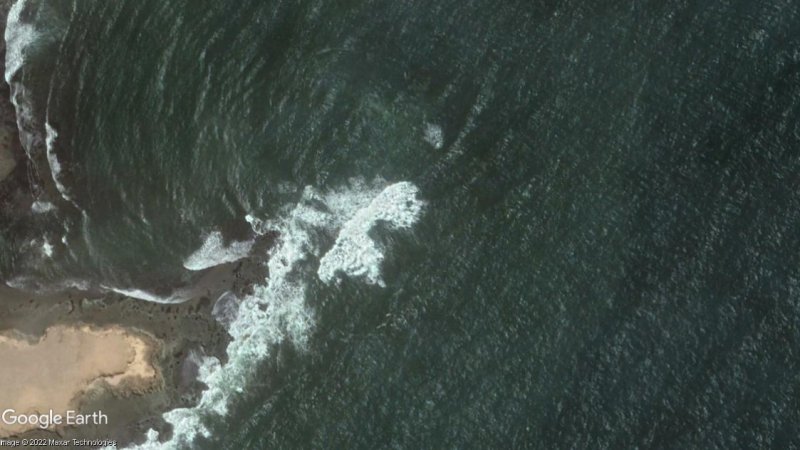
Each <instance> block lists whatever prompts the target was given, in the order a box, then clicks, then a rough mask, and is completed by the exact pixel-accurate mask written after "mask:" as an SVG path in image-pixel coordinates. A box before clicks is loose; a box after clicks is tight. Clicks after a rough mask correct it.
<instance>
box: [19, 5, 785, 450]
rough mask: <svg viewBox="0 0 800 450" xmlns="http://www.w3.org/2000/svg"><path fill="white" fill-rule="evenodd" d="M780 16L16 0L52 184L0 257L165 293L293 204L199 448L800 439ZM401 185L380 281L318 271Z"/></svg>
mask: <svg viewBox="0 0 800 450" xmlns="http://www.w3.org/2000/svg"><path fill="white" fill-rule="evenodd" d="M798 12H799V11H798V7H797V6H796V5H795V4H793V3H792V2H780V1H769V2H766V1H756V2H752V1H728V2H723V1H718V2H685V1H671V2H638V3H636V4H622V3H619V2H602V1H601V2H591V3H590V4H587V3H586V2H572V1H563V2H534V3H532V4H531V3H530V2H503V3H501V4H497V2H489V1H480V0H470V1H458V2H436V3H435V4H431V3H426V2H391V1H374V2H349V3H347V4H342V3H339V2H321V1H317V2H314V1H304V2H273V1H255V0H242V1H238V2H218V1H217V2H206V1H191V2H190V1H188V0H169V1H165V0H159V1H155V0H142V1H136V2H134V1H99V0H98V1H93V0H91V1H90V0H81V1H74V2H67V1H64V2H43V1H27V2H25V6H24V8H20V15H19V20H18V22H17V23H15V24H13V25H14V26H13V27H10V29H11V30H17V31H21V32H23V31H24V32H25V33H27V34H25V33H22V36H27V37H26V38H25V39H18V40H17V41H15V42H17V44H18V47H19V49H20V51H19V53H15V52H14V51H13V49H14V48H15V47H14V45H12V43H10V50H9V55H11V57H13V56H14V55H20V58H21V59H20V60H19V61H20V64H17V65H13V64H9V67H11V68H12V69H13V68H14V67H17V66H18V67H19V70H17V71H13V70H12V71H11V72H12V73H11V74H10V78H11V80H12V84H13V85H14V87H15V92H16V93H18V94H20V95H21V96H22V97H20V98H19V99H18V100H19V101H18V103H19V104H20V105H21V111H22V112H23V114H20V115H21V117H22V118H23V122H24V123H23V131H24V135H23V142H24V143H25V142H27V143H28V146H27V149H28V151H30V152H32V153H34V154H36V152H39V153H40V154H42V155H47V154H48V145H47V139H46V137H47V133H46V130H47V127H48V126H49V127H50V128H51V129H52V130H53V131H54V133H51V134H50V136H51V140H50V141H51V142H50V143H51V145H50V146H49V152H50V153H51V154H52V155H55V157H56V158H57V160H58V161H59V164H60V165H61V171H60V172H58V173H56V174H55V175H56V180H58V182H59V183H61V184H62V185H63V190H61V191H59V189H58V186H57V184H58V183H55V182H54V183H53V186H51V187H50V188H49V189H45V193H44V195H45V196H46V197H47V198H46V199H45V200H47V201H51V202H53V203H54V204H56V206H57V209H56V210H55V211H50V212H46V213H42V214H34V215H32V218H31V223H30V226H28V227H26V228H25V230H26V231H25V232H26V233H27V235H25V236H17V235H15V236H13V237H12V238H7V239H4V240H3V242H5V243H6V244H4V245H7V247H8V248H7V249H6V250H7V251H6V253H7V254H11V255H14V257H13V258H6V260H9V261H8V262H7V263H4V264H5V267H3V274H4V276H5V279H6V280H16V281H17V282H18V283H22V284H24V283H32V284H44V285H51V284H58V283H63V282H64V281H65V280H73V281H74V280H80V281H82V282H86V283H89V284H92V285H100V284H103V285H106V286H113V287H115V288H119V289H142V290H148V289H150V290H152V289H153V286H158V287H159V289H161V290H162V291H164V292H166V293H168V291H169V289H168V288H169V287H171V286H177V285H179V284H181V283H183V282H188V281H190V280H191V279H192V276H193V275H192V271H190V270H187V267H186V264H187V259H188V258H190V257H191V255H193V254H196V252H197V251H198V249H202V248H203V244H204V242H207V241H208V239H209V236H214V233H215V232H217V233H222V234H223V235H225V236H226V239H227V240H226V242H224V244H230V243H231V242H233V243H235V242H246V241H247V239H250V238H252V237H253V236H254V234H255V233H253V232H251V231H250V227H249V225H248V223H247V222H246V220H245V219H246V217H248V216H249V217H251V218H253V219H257V221H266V222H271V221H272V222H274V224H273V225H275V228H277V229H280V230H281V231H283V232H284V236H294V235H293V234H291V233H290V232H289V231H288V230H290V229H292V228H291V226H294V225H291V224H292V223H302V224H303V225H302V226H300V229H302V230H303V233H305V234H303V235H302V236H303V238H304V239H306V240H304V241H303V242H304V243H306V244H307V246H306V247H303V249H304V250H303V251H304V252H307V254H306V253H304V255H306V256H305V257H304V258H305V259H302V260H298V261H300V262H298V265H297V269H296V272H292V273H293V274H295V275H292V276H293V277H299V278H297V279H295V278H291V277H290V278H287V279H288V280H290V282H291V283H298V286H302V290H303V295H302V296H301V297H299V300H297V303H296V304H294V303H292V305H295V306H297V308H299V309H297V310H292V311H294V312H292V313H291V314H295V313H297V314H299V316H297V317H300V316H302V317H303V318H310V319H309V320H307V321H306V319H302V320H300V319H298V320H300V322H302V323H303V324H304V325H303V326H305V325H308V327H307V328H303V327H300V328H297V327H295V328H292V326H290V325H287V324H286V323H285V321H284V322H281V321H280V320H278V323H279V324H278V325H275V326H276V327H278V328H279V329H280V330H281V332H280V333H278V334H279V335H280V336H278V338H276V339H275V340H274V341H273V340H270V339H271V338H270V339H266V338H265V339H266V341H265V342H267V341H268V342H271V344H270V346H268V347H269V349H264V351H263V352H260V353H257V354H254V360H257V361H260V362H257V363H256V362H254V364H256V366H257V372H256V375H253V377H254V378H253V379H252V380H250V381H249V382H248V383H247V385H246V386H247V387H246V389H245V394H244V396H243V397H242V398H238V397H237V398H236V399H235V400H234V401H232V403H231V405H232V407H231V409H229V411H228V413H227V415H226V416H217V415H215V414H211V415H208V417H206V415H203V416H202V417H203V419H202V421H204V423H206V426H207V427H208V429H209V430H210V431H211V432H212V434H211V437H210V438H199V439H200V441H198V442H201V443H199V444H196V445H200V446H202V447H208V448H219V447H220V446H222V447H223V448H266V447H276V448H286V447H303V448H307V447H334V448H335V447H346V448H375V447H391V448H451V447H458V448H461V447H506V446H516V447H522V446H524V447H537V448H562V447H579V448H586V447H589V448H620V447H622V448H628V447H636V446H638V447H658V448H732V447H733V448H736V447H758V446H766V447H789V446H791V445H800V443H798V442H797V433H796V432H795V430H796V429H797V426H798V422H800V418H799V417H798V409H797V408H796V405H797V403H798V401H800V397H798V391H797V386H798V379H797V377H798V375H797V374H798V373H800V372H798V370H797V369H798V363H799V362H800V360H798V358H797V355H796V352H795V350H794V348H796V347H797V344H798V340H800V335H799V334H798V332H797V329H798V325H799V324H800V311H799V310H798V308H799V307H800V304H799V302H798V294H797V292H798V291H797V288H798V286H797V283H798V282H797V280H798V279H800V273H798V267H800V266H799V265H798V255H800V252H799V251H798V250H800V234H799V233H800V223H799V222H800V220H799V219H800V216H798V206H799V205H798V204H799V203H800V194H799V193H798V192H799V191H798V189H797V185H798V179H800V158H798V149H799V148H800V147H799V146H798V144H800V142H798V140H800V129H799V128H798V124H800V120H798V119H799V117H798V115H799V114H800V109H798V98H800V83H798V81H800V80H799V79H798V78H800V71H798V67H800V53H799V52H798V51H797V50H796V49H797V48H800V45H799V44H800V42H798V40H800V33H798V27H800V17H798ZM24 24H32V28H27V29H26V28H24ZM37 30H38V31H37ZM7 37H8V35H7ZM26 42H28V44H27V45H24V44H25V43H26ZM25 112H27V113H28V114H27V115H26V114H24V113H25ZM43 160H44V161H47V158H44V159H43ZM53 167H54V165H53V164H52V162H51V163H50V164H47V163H44V164H42V167H40V171H42V172H43V173H46V174H48V175H49V174H51V173H52V172H53V170H52V168H53ZM354 177H356V178H357V179H356V180H351V178H354ZM376 179H378V180H377V181H373V180H376ZM359 180H361V181H359ZM400 181H407V182H410V183H413V184H414V185H415V186H417V187H418V188H419V195H418V197H419V199H420V201H424V203H425V206H424V209H423V212H422V213H421V214H420V215H419V217H418V221H417V222H416V223H415V224H414V225H412V226H411V227H409V228H408V229H403V230H399V231H398V230H393V229H392V227H391V226H382V225H380V224H378V225H377V226H376V227H373V228H372V229H371V231H370V237H371V239H372V240H374V241H375V242H376V243H377V244H376V245H377V248H380V249H382V251H383V254H384V259H383V260H382V262H381V264H380V268H382V270H381V271H380V277H381V280H382V281H383V283H385V287H382V286H380V285H379V284H377V283H376V284H370V283H368V282H365V279H364V278H363V277H358V276H355V277H342V276H341V275H340V276H339V278H340V279H341V281H340V282H339V283H338V284H337V283H330V284H326V283H325V282H324V281H323V280H322V279H320V277H319V276H318V271H317V269H318V266H319V264H320V262H319V261H320V259H322V258H323V257H324V255H325V254H326V253H327V251H328V250H330V248H331V247H332V246H333V245H334V242H335V238H336V236H337V235H338V233H339V231H340V230H341V229H342V227H343V226H344V224H345V223H347V221H348V220H349V219H350V218H352V217H353V216H354V215H355V214H356V211H358V210H363V209H362V208H364V207H365V206H366V205H368V204H369V202H370V201H372V200H373V199H374V198H376V196H377V195H378V194H379V192H381V190H382V189H383V188H385V187H386V186H389V185H390V184H392V183H395V182H400ZM305 186H313V189H314V192H316V194H314V195H312V197H314V196H316V197H315V198H316V200H314V199H310V197H308V195H310V194H308V192H310V191H307V190H305ZM304 192H306V194H304ZM336 193H338V194H336ZM337 195H338V196H337ZM309 202H310V203H309ZM303 205H306V206H303ZM303 208H305V209H303ZM301 209H302V210H303V211H306V212H309V211H310V212H311V213H314V214H317V213H319V214H328V215H327V216H325V219H324V221H323V222H313V223H312V222H308V220H311V219H308V217H311V216H303V219H302V220H300V219H297V221H295V222H292V220H294V219H291V218H292V217H295V218H296V217H297V216H293V214H294V213H293V212H296V211H299V210H301ZM320 211H321V212H320ZM314 217H316V216H314ZM314 220H316V219H314ZM251 223H252V221H251ZM298 226H299V225H298ZM281 227H283V228H281ZM287 227H288V228H287ZM256 228H257V227H256ZM242 230H244V231H242ZM62 238H63V240H62ZM45 242H47V243H48V244H49V245H51V246H52V255H51V256H47V255H46V254H45V252H43V251H41V249H42V248H43V245H44V243H45ZM63 242H66V244H63ZM306 244H304V245H306ZM281 248H283V247H281ZM285 248H287V249H288V248H290V247H288V244H287V247H285ZM287 251H288V250H287ZM264 257H265V258H266V255H264ZM290 260H291V258H290ZM291 261H294V260H291ZM292 267H295V266H292ZM292 270H295V269H292ZM323 278H324V277H323ZM298 280H299V281H298ZM276 283H277V282H276ZM269 286H270V285H269V282H268V281H266V280H265V282H264V289H265V290H269V289H276V288H275V287H274V286H275V285H274V284H273V285H272V286H273V287H272V288H270V287H269ZM265 295H266V294H265ZM270 295H272V294H270ZM264 298H266V297H264ZM271 298H272V297H270V299H271ZM292 298H294V297H292ZM253 301H254V304H260V303H259V301H260V300H259V301H257V300H253ZM269 301H270V302H271V301H273V300H269ZM293 301H294V300H293ZM265 302H266V300H265ZM267 303H268V302H267ZM269 304H272V303H269ZM286 304H287V305H288V303H286ZM297 311H300V312H297ZM276 314H277V313H276ZM287 314H289V313H287ZM291 314H290V316H285V317H284V319H285V318H286V317H295V316H293V315H291ZM271 317H272V319H274V318H276V317H277V316H271ZM272 319H270V320H272ZM270 323H271V322H270ZM280 327H286V328H285V329H284V328H280ZM267 328H268V327H266V325H265V326H264V327H262V328H259V329H260V330H261V331H262V332H263V333H266V334H269V333H272V332H274V331H275V330H274V329H267ZM290 329H292V330H294V332H296V333H299V334H292V332H289V330H290ZM297 340H300V341H303V342H301V343H299V344H298V343H297V342H295V341H297ZM234 396H235V395H234Z"/></svg>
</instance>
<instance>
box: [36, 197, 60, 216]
mask: <svg viewBox="0 0 800 450" xmlns="http://www.w3.org/2000/svg"><path fill="white" fill-rule="evenodd" d="M55 209H56V206H55V205H54V204H52V203H50V202H43V201H40V200H37V201H35V202H33V203H32V204H31V212H32V213H34V214H44V213H48V212H50V211H54V210H55Z"/></svg>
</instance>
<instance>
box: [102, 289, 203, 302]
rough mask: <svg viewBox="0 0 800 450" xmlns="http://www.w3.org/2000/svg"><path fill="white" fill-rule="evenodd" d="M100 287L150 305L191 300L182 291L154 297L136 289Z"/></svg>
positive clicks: (186, 293)
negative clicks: (150, 303)
mask: <svg viewBox="0 0 800 450" xmlns="http://www.w3.org/2000/svg"><path fill="white" fill-rule="evenodd" d="M100 287H101V288H102V289H105V290H107V291H112V292H116V293H117V294H122V295H124V296H126V297H130V298H135V299H138V300H144V301H147V302H152V303H163V304H168V305H169V304H174V303H183V302H185V301H186V300H189V299H190V298H191V294H190V293H188V292H185V291H182V290H178V291H176V292H173V293H172V294H171V295H169V296H162V295H156V294H153V293H152V292H148V291H145V290H142V289H136V288H130V289H126V288H117V287H112V286H106V285H100Z"/></svg>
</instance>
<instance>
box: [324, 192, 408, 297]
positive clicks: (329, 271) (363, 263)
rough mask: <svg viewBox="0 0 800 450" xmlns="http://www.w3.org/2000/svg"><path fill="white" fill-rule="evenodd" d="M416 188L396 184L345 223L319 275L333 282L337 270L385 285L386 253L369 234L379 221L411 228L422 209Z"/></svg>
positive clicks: (393, 225) (394, 227)
mask: <svg viewBox="0 0 800 450" xmlns="http://www.w3.org/2000/svg"><path fill="white" fill-rule="evenodd" d="M417 193H418V190H417V187H416V186H414V185H413V184H411V183H406V182H403V183H397V184H393V185H391V186H389V187H387V188H386V189H384V190H383V192H381V193H380V194H378V196H377V197H375V199H374V200H372V202H370V204H369V205H368V206H366V207H365V208H362V209H360V210H359V211H358V212H356V214H355V216H353V218H351V219H350V220H348V221H347V223H345V224H344V226H343V227H342V229H341V231H340V232H339V236H338V237H337V238H336V242H335V243H334V245H333V248H332V249H331V250H330V251H328V253H326V254H325V256H323V257H322V259H321V260H320V264H319V270H318V271H317V274H318V275H319V278H320V280H322V281H324V282H325V283H330V282H332V281H333V280H334V279H335V278H336V274H337V273H343V274H345V275H347V276H350V277H352V278H363V279H364V280H365V281H366V283H368V284H377V285H379V286H384V283H383V280H382V279H381V263H382V261H383V259H384V254H383V252H382V251H381V250H380V249H379V248H378V246H377V245H376V244H375V241H373V240H372V238H371V237H370V236H369V232H370V231H371V230H372V229H373V228H374V227H375V225H376V224H377V223H378V222H379V221H380V222H384V223H386V225H388V226H389V228H390V229H401V228H410V227H411V226H412V225H413V224H414V223H415V222H416V221H417V218H418V217H419V215H420V213H421V212H422V206H423V204H422V202H421V201H420V200H418V199H417Z"/></svg>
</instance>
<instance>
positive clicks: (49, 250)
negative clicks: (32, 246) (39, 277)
mask: <svg viewBox="0 0 800 450" xmlns="http://www.w3.org/2000/svg"><path fill="white" fill-rule="evenodd" d="M42 254H43V255H44V256H46V257H48V258H52V257H53V245H52V244H51V243H50V241H48V240H47V239H45V240H44V242H43V243H42Z"/></svg>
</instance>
